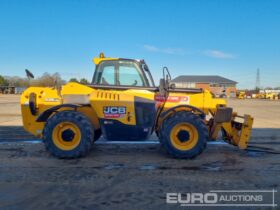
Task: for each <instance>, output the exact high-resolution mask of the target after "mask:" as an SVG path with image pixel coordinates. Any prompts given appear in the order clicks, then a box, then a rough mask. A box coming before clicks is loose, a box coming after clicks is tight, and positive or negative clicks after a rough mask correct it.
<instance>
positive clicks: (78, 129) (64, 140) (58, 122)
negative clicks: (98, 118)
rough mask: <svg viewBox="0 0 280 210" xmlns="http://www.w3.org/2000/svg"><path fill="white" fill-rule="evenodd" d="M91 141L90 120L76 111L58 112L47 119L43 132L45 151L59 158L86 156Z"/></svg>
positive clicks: (92, 133)
mask: <svg viewBox="0 0 280 210" xmlns="http://www.w3.org/2000/svg"><path fill="white" fill-rule="evenodd" d="M93 139H94V129H93V127H92V124H91V122H90V120H89V119H88V118H87V117H86V116H85V115H83V114H82V113H79V112H76V111H62V112H58V113H57V114H55V115H54V116H52V117H51V118H50V119H48V121H47V123H46V125H45V128H44V131H43V140H44V143H45V146H46V149H47V150H48V151H49V152H51V153H52V154H53V155H54V156H56V157H60V158H77V157H82V156H86V155H87V154H88V152H89V151H90V148H91V144H92V142H93Z"/></svg>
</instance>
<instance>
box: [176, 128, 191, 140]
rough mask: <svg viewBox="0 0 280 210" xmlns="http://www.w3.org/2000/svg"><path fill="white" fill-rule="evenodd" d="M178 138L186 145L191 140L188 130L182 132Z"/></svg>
mask: <svg viewBox="0 0 280 210" xmlns="http://www.w3.org/2000/svg"><path fill="white" fill-rule="evenodd" d="M177 138H178V139H179V141H180V142H182V143H184V142H187V141H189V140H190V134H189V132H188V131H186V130H180V131H179V132H178V134H177Z"/></svg>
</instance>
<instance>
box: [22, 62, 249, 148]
mask: <svg viewBox="0 0 280 210" xmlns="http://www.w3.org/2000/svg"><path fill="white" fill-rule="evenodd" d="M108 61H109V62H111V61H118V58H105V57H101V58H95V59H94V63H95V64H96V65H97V66H98V65H100V64H101V63H104V62H108ZM21 109H22V116H23V125H24V128H25V129H26V130H27V131H28V132H30V133H32V134H33V135H36V136H38V137H40V138H43V135H44V132H43V131H44V128H45V126H46V123H47V122H48V120H49V119H50V118H52V117H53V116H54V115H56V114H57V113H59V112H62V111H65V110H74V111H76V112H80V113H82V114H83V115H84V116H86V117H87V118H88V119H89V120H90V122H91V123H92V127H93V128H94V131H95V132H97V131H99V132H100V131H101V133H102V134H103V135H104V136H105V137H106V138H108V139H112V138H114V137H117V136H120V137H122V138H128V139H132V140H134V139H135V140H136V139H145V138H148V137H149V136H150V135H151V133H152V132H153V131H155V132H159V130H160V129H161V127H162V126H163V124H164V123H165V119H167V118H168V117H169V116H170V115H172V114H174V113H176V112H181V111H184V112H192V113H193V114H195V115H199V116H200V117H201V118H202V119H203V122H204V123H205V125H207V127H208V131H209V139H216V138H217V135H218V133H219V131H221V130H223V131H225V132H226V136H225V138H226V139H227V141H228V142H229V143H231V144H234V145H236V146H239V148H241V149H245V148H246V147H247V144H248V141H249V138H250V134H251V128H252V123H253V118H252V117H251V116H249V115H245V117H244V119H245V121H244V123H240V124H238V126H235V121H234V120H235V118H237V117H239V116H238V115H237V114H233V115H232V114H231V112H230V113H229V112H228V109H227V108H226V102H225V100H224V99H220V98H214V97H213V95H212V94H211V93H210V92H209V91H207V90H186V91H184V90H176V89H174V90H173V89H172V88H171V89H169V90H168V94H167V95H164V96H163V95H162V94H161V93H160V91H159V90H158V89H157V88H156V87H155V88H154V89H153V88H152V89H151V88H147V89H145V88H138V87H135V88H134V87H127V88H115V87H113V86H112V87H108V86H104V87H103V86H102V85H95V86H94V85H82V84H79V83H75V82H69V83H67V84H66V85H63V86H62V87H60V88H55V87H30V88H28V89H27V90H25V91H24V92H23V94H22V96H21ZM223 109H226V110H227V112H225V113H224V114H223V113H222V112H223ZM221 113H222V114H221ZM207 115H210V116H212V118H211V120H208V119H207V118H206V116H207ZM217 115H219V116H218V117H217ZM224 115H227V116H224ZM216 118H217V119H216ZM66 124H67V123H66ZM68 124H69V123H68ZM68 126H69V125H68ZM72 127H73V126H72ZM56 129H57V128H56ZM74 129H76V128H74ZM177 130H178V129H177ZM179 130H180V129H179ZM175 131H176V129H175V130H174V132H175ZM174 132H173V133H174ZM194 133H197V132H196V131H195V132H194ZM123 134H124V136H122V135H123ZM79 135H80V134H79Z"/></svg>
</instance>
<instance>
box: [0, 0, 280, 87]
mask: <svg viewBox="0 0 280 210" xmlns="http://www.w3.org/2000/svg"><path fill="white" fill-rule="evenodd" d="M101 51H102V52H104V53H105V56H112V57H124V58H144V59H145V60H146V62H147V63H148V64H149V66H150V69H151V70H152V74H153V76H154V77H155V80H158V79H159V78H160V76H161V75H162V73H161V69H162V67H163V66H168V67H169V69H170V71H171V74H172V76H173V77H176V76H178V75H193V74H195V75H220V76H224V77H227V78H229V79H232V80H235V81H237V82H238V83H239V84H238V87H239V88H253V87H254V86H255V83H256V72H257V68H260V79H261V86H263V87H266V86H280V73H279V72H280V1H278V0H275V1H273V0H269V1H265V0H262V1H257V0H253V1H252V0H247V1H246V0H240V1H239V0H221V1H214V0H211V1H209V0H203V1H200V0H193V1H187V0H182V1H179V0H176V1H173V0H168V1H167V0H166V1H156V0H154V1H151V0H138V1H132V0H127V1H125V0H122V1H117V0H114V1H113V0H112V1H105V0H101V1H94V0H90V1H85V0H79V1H78V0H67V1H66V0H65V1H63V0H55V1H51V0H46V1H43V0H36V1H31V0H24V1H23V0H19V1H13V0H7V1H5V0H1V1H0V74H2V75H9V76H12V75H18V76H24V69H25V68H28V69H30V70H31V71H33V73H34V74H35V75H41V74H42V73H44V72H51V73H54V72H59V73H60V74H61V75H62V77H63V78H64V79H69V78H71V77H77V78H82V77H85V78H87V79H88V80H91V78H92V75H93V71H94V64H93V62H92V58H93V57H94V56H98V54H99V52H101Z"/></svg>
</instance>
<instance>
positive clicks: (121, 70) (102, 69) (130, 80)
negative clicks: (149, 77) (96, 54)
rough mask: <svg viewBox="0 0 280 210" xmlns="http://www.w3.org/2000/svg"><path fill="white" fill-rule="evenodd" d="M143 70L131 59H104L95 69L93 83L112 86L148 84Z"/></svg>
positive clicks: (142, 85) (141, 85) (143, 85)
mask: <svg viewBox="0 0 280 210" xmlns="http://www.w3.org/2000/svg"><path fill="white" fill-rule="evenodd" d="M144 77H145V76H144V75H143V71H142V70H141V68H140V66H139V65H137V63H136V62H133V61H119V60H118V61H104V62H102V63H100V64H99V65H98V67H97V69H96V72H95V75H94V78H93V84H96V85H112V86H136V87H146V86H149V83H148V81H146V79H145V78H144Z"/></svg>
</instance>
